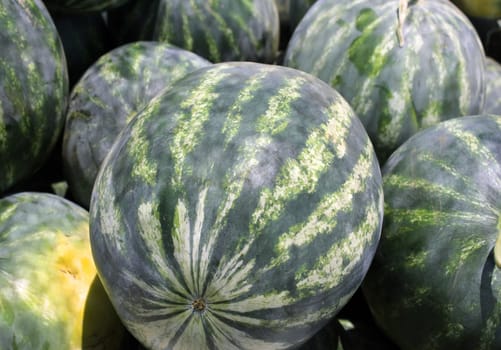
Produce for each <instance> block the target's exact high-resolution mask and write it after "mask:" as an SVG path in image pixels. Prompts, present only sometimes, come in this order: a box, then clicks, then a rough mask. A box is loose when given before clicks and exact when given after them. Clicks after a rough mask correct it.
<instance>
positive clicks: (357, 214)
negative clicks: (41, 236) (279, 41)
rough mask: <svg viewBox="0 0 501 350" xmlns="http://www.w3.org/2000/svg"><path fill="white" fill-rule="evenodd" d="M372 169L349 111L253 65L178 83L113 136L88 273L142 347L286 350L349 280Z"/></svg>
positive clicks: (334, 305)
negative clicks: (97, 278) (92, 264)
mask: <svg viewBox="0 0 501 350" xmlns="http://www.w3.org/2000/svg"><path fill="white" fill-rule="evenodd" d="M380 180H381V174H380V168H379V165H378V162H377V158H376V155H375V152H374V149H373V146H372V143H371V142H370V140H369V137H368V135H367V133H366V131H365V129H364V128H363V125H362V124H361V123H360V120H359V119H358V118H357V117H356V116H355V114H354V112H353V110H352V109H351V107H350V106H349V105H348V103H347V102H346V101H345V100H344V99H343V98H342V97H341V96H340V95H339V94H338V93H337V92H336V91H335V90H334V89H332V88H331V87H330V86H329V85H327V84H325V83H324V82H322V81H321V80H319V79H318V78H315V77H314V76H311V75H309V74H307V73H304V72H301V71H298V70H295V69H290V68H287V67H282V66H277V65H268V64H262V63H253V62H225V63H218V64H213V65H210V66H207V67H203V68H200V69H198V70H196V71H193V72H191V73H188V74H187V75H186V76H185V77H183V78H181V79H180V80H178V81H177V82H175V83H174V84H172V85H171V86H170V88H169V89H167V90H165V91H164V92H163V93H162V94H160V95H158V96H157V97H156V98H155V99H153V100H152V101H151V102H150V103H149V104H148V105H147V106H146V107H145V108H144V109H143V110H142V111H141V112H140V113H138V114H137V115H136V116H135V117H134V118H133V119H132V120H131V121H130V122H129V124H128V125H127V126H126V127H125V129H124V130H123V132H122V133H121V134H120V135H119V137H118V138H117V139H116V141H115V143H114V145H113V147H112V149H111V151H110V153H108V156H107V157H106V159H105V161H104V163H103V164H102V166H101V168H100V172H99V174H98V177H97V179H96V182H95V186H94V190H93V192H92V197H91V203H90V213H91V214H90V223H91V225H90V226H91V245H92V250H93V256H94V260H95V262H96V266H97V268H98V273H99V276H100V277H101V280H102V281H103V285H104V286H105V289H106V291H107V292H108V295H109V296H110V299H111V301H112V303H113V304H114V305H115V307H116V309H117V313H118V314H119V316H120V318H121V319H122V321H123V322H124V324H125V325H126V327H127V328H128V329H129V330H130V332H131V333H132V334H133V335H134V336H135V337H136V338H137V339H138V340H139V341H140V342H141V343H142V344H143V345H144V346H146V347H147V348H149V349H171V348H172V349H178V348H179V349H285V348H290V347H292V346H297V345H299V344H302V343H303V342H305V341H307V340H308V339H309V338H310V337H311V336H312V335H313V334H314V333H315V332H316V331H318V330H319V329H320V328H321V327H322V326H324V325H325V324H326V323H327V322H329V321H330V320H331V319H332V317H334V316H335V315H336V313H337V312H338V311H339V309H340V308H341V307H342V306H343V305H344V304H346V302H347V301H348V300H349V299H350V297H351V296H352V295H353V293H354V292H355V290H356V289H357V288H358V287H359V286H360V284H361V282H362V279H363V277H364V275H365V273H366V271H367V269H368V267H369V265H370V262H371V260H372V256H373V254H374V251H375V249H376V246H377V243H378V239H379V234H380V229H381V219H382V210H383V201H382V187H381V182H380Z"/></svg>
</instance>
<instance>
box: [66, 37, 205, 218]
mask: <svg viewBox="0 0 501 350" xmlns="http://www.w3.org/2000/svg"><path fill="white" fill-rule="evenodd" d="M209 64H210V62H209V61H207V60H205V59H203V58H202V57H200V56H198V55H196V54H194V53H192V52H189V51H186V50H183V49H180V48H177V47H175V46H172V45H169V44H166V43H160V42H134V43H130V44H125V45H122V46H120V47H118V48H115V49H114V50H112V51H110V52H108V53H106V54H104V55H103V56H101V57H100V58H99V60H98V61H97V62H95V63H94V64H93V65H92V66H91V67H90V68H89V69H88V70H87V71H86V72H85V74H84V76H83V77H82V78H81V79H80V80H79V81H78V83H77V84H76V85H75V87H74V88H73V90H72V92H71V99H70V104H69V108H68V112H67V116H66V126H65V129H64V137H63V143H62V154H63V159H62V160H63V171H64V175H65V178H66V180H67V181H68V184H69V190H70V193H71V195H72V198H73V200H75V201H76V202H78V203H79V204H81V205H82V206H84V207H85V208H88V207H89V202H90V196H91V192H92V186H93V185H94V180H95V178H96V175H97V172H98V170H99V167H100V165H101V163H102V161H103V160H104V158H105V157H106V155H107V154H108V152H109V150H110V148H111V145H112V144H113V142H114V141H115V138H116V137H117V136H118V134H119V133H120V131H121V130H122V129H123V127H124V126H125V125H126V123H127V122H128V121H129V120H130V119H131V118H132V117H133V116H134V115H135V114H136V113H137V112H139V111H140V110H141V109H142V108H143V107H144V106H145V105H146V104H147V103H148V102H149V101H150V100H151V99H152V98H153V97H154V96H155V95H156V94H158V93H159V92H160V91H161V90H162V89H164V88H166V87H167V86H168V85H169V84H170V83H172V82H173V81H175V80H177V79H179V78H181V77H182V76H184V75H185V74H186V73H188V72H190V71H192V70H195V69H197V68H200V67H204V66H207V65H209Z"/></svg>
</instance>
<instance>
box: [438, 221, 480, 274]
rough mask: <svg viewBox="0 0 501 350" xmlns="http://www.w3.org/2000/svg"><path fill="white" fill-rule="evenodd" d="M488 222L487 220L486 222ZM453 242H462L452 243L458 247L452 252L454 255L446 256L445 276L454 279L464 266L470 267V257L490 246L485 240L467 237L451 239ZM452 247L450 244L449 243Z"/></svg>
mask: <svg viewBox="0 0 501 350" xmlns="http://www.w3.org/2000/svg"><path fill="white" fill-rule="evenodd" d="M487 221H488V220H487ZM452 240H453V241H457V240H460V241H462V242H460V243H456V242H454V246H458V247H460V248H459V249H455V250H454V254H450V255H448V259H447V265H446V266H445V271H444V272H445V275H446V276H448V277H452V278H454V276H455V275H456V274H457V273H458V271H460V270H461V269H463V267H464V265H465V264H466V265H468V266H471V260H470V257H471V256H472V255H474V254H475V253H477V252H478V251H479V250H480V251H482V250H484V249H485V247H488V246H489V245H490V242H489V241H487V240H485V239H479V237H478V236H469V237H466V238H464V239H463V238H459V237H453V238H452ZM451 245H452V242H451ZM467 268H468V267H467Z"/></svg>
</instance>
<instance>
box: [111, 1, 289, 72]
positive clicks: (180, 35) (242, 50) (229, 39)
mask: <svg viewBox="0 0 501 350" xmlns="http://www.w3.org/2000/svg"><path fill="white" fill-rule="evenodd" d="M109 18H110V26H111V27H112V30H113V31H114V32H115V33H116V36H117V40H119V41H120V42H130V41H136V40H155V41H162V42H168V43H171V44H173V45H176V46H178V47H180V48H183V49H185V50H188V51H192V52H194V53H196V54H198V55H200V56H202V57H204V58H206V59H208V60H210V61H211V62H223V61H256V62H264V63H272V62H274V61H275V59H276V57H277V54H278V45H279V40H280V38H279V34H280V33H279V27H280V20H279V16H278V10H277V8H276V5H275V2H274V1H273V0H218V1H207V0H193V1H186V0H149V1H143V0H136V1H131V2H130V3H129V4H127V5H126V6H124V7H123V8H120V9H118V10H117V11H112V12H110V14H109Z"/></svg>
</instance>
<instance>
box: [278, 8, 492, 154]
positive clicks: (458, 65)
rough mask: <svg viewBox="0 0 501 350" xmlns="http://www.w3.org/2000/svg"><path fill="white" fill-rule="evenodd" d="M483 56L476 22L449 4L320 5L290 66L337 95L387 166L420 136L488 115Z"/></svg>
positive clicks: (299, 34)
mask: <svg viewBox="0 0 501 350" xmlns="http://www.w3.org/2000/svg"><path fill="white" fill-rule="evenodd" d="M484 56H485V55H484V51H483V47H482V43H481V41H480V38H479V36H478V34H477V32H476V31H475V29H474V27H473V26H472V24H471V22H470V21H468V19H467V18H466V16H465V15H464V14H463V13H461V12H460V11H459V10H458V9H457V8H456V7H455V6H454V5H453V4H451V3H450V2H449V1H446V0H432V1H419V0H418V1H406V0H389V1H387V0H370V1H369V0H356V1H352V0H319V1H317V3H316V4H315V5H314V6H312V7H311V8H310V10H309V11H308V12H307V13H306V15H305V16H304V17H303V20H302V21H301V22H300V24H299V25H298V26H297V27H296V30H295V31H294V33H293V35H292V38H291V40H290V42H289V45H288V47H287V51H286V53H285V58H284V63H283V64H284V65H286V66H289V67H292V68H296V69H300V70H303V71H305V72H308V73H310V74H313V75H315V76H317V77H319V78H320V79H322V80H324V81H325V82H327V83H329V84H330V85H331V86H332V87H334V88H336V89H337V90H338V91H339V92H340V93H341V95H342V96H343V97H344V98H345V99H346V100H347V101H348V102H349V103H350V105H351V106H352V107H353V109H354V110H355V112H356V114H357V115H358V116H359V118H360V119H361V120H362V122H363V124H364V126H365V127H366V129H367V132H368V133H369V136H370V137H371V140H372V141H373V143H374V147H375V149H376V153H377V155H378V158H379V160H380V161H381V163H384V161H385V160H386V158H387V157H388V156H389V155H390V154H391V153H392V152H393V151H394V150H395V149H396V148H397V147H398V146H399V145H400V144H402V143H403V142H404V141H405V140H406V139H408V138H409V137H410V136H411V135H413V134H414V133H415V132H416V131H418V130H421V129H423V128H426V127H428V126H431V125H434V124H436V123H438V122H440V121H442V120H446V119H449V118H453V117H457V116H462V115H471V114H478V113H480V112H481V111H482V108H483V104H484V93H485V81H484V74H485V72H484V70H485V67H484Z"/></svg>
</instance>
